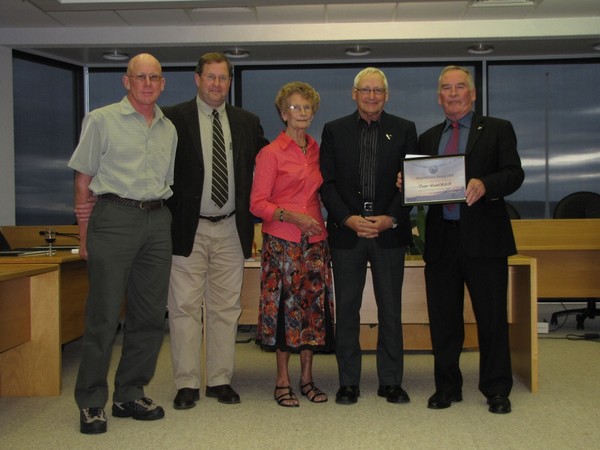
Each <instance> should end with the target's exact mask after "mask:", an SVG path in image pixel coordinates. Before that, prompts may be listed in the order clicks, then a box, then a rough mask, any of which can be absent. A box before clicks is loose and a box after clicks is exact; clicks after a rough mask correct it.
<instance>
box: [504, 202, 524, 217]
mask: <svg viewBox="0 0 600 450" xmlns="http://www.w3.org/2000/svg"><path fill="white" fill-rule="evenodd" d="M504 203H506V211H507V212H508V217H509V218H510V219H511V220H515V219H520V218H521V214H519V211H518V210H517V208H515V207H514V206H513V205H511V204H510V203H508V202H504Z"/></svg>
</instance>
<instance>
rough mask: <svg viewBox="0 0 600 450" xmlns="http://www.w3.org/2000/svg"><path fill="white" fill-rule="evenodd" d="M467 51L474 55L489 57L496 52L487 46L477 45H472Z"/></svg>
mask: <svg viewBox="0 0 600 450" xmlns="http://www.w3.org/2000/svg"><path fill="white" fill-rule="evenodd" d="M467 51H468V52H469V53H470V54H472V55H487V54H488V53H492V52H493V51H494V47H492V46H491V45H487V44H481V43H479V44H476V45H471V46H470V47H469V48H467Z"/></svg>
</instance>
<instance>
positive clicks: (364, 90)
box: [354, 87, 387, 97]
mask: <svg viewBox="0 0 600 450" xmlns="http://www.w3.org/2000/svg"><path fill="white" fill-rule="evenodd" d="M354 90H355V91H356V92H359V93H360V95H364V96H365V97H367V96H369V95H371V94H375V96H377V97H379V96H381V95H385V93H386V92H387V89H386V88H373V89H371V88H356V87H355V88H354Z"/></svg>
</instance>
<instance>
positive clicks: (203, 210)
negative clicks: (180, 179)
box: [196, 96, 235, 216]
mask: <svg viewBox="0 0 600 450" xmlns="http://www.w3.org/2000/svg"><path fill="white" fill-rule="evenodd" d="M196 104H197V105H198V118H199V120H200V139H201V145H202V158H203V161H204V185H203V187H202V199H201V200H200V215H202V216H219V215H222V214H229V213H231V212H233V211H234V210H235V179H234V171H233V145H232V141H231V129H230V127H229V119H228V118H227V111H226V109H225V103H223V104H221V106H219V107H218V108H216V110H217V111H218V112H219V120H220V122H221V127H222V128H223V138H224V139H225V151H226V152H227V173H228V187H229V197H228V199H227V203H225V204H224V205H223V207H222V208H219V207H218V206H217V205H215V203H214V202H213V201H212V199H211V192H212V160H213V138H212V136H213V109H214V108H212V107H211V106H209V105H207V104H206V103H205V102H204V101H202V100H201V99H200V97H198V96H196Z"/></svg>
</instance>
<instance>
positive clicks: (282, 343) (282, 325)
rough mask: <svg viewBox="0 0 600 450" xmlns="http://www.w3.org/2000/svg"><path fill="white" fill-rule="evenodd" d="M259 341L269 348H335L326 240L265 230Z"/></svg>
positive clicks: (314, 349)
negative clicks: (294, 237) (295, 238)
mask: <svg viewBox="0 0 600 450" xmlns="http://www.w3.org/2000/svg"><path fill="white" fill-rule="evenodd" d="M261 259H262V262H261V269H262V273H261V282H260V305H259V312H258V327H257V332H256V341H257V344H259V345H261V346H262V347H263V348H264V349H266V350H275V349H279V350H284V351H289V352H294V353H297V352H299V351H300V350H313V351H322V352H330V351H333V349H334V334H333V314H334V313H333V280H332V275H331V267H330V266H331V265H330V259H331V257H330V253H329V245H328V243H327V241H326V240H323V241H321V242H315V243H313V244H310V243H308V240H307V239H306V238H305V237H303V238H302V240H301V242H300V243H296V242H290V241H286V240H284V239H280V238H277V237H274V236H271V235H269V234H263V247H262V258H261Z"/></svg>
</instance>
